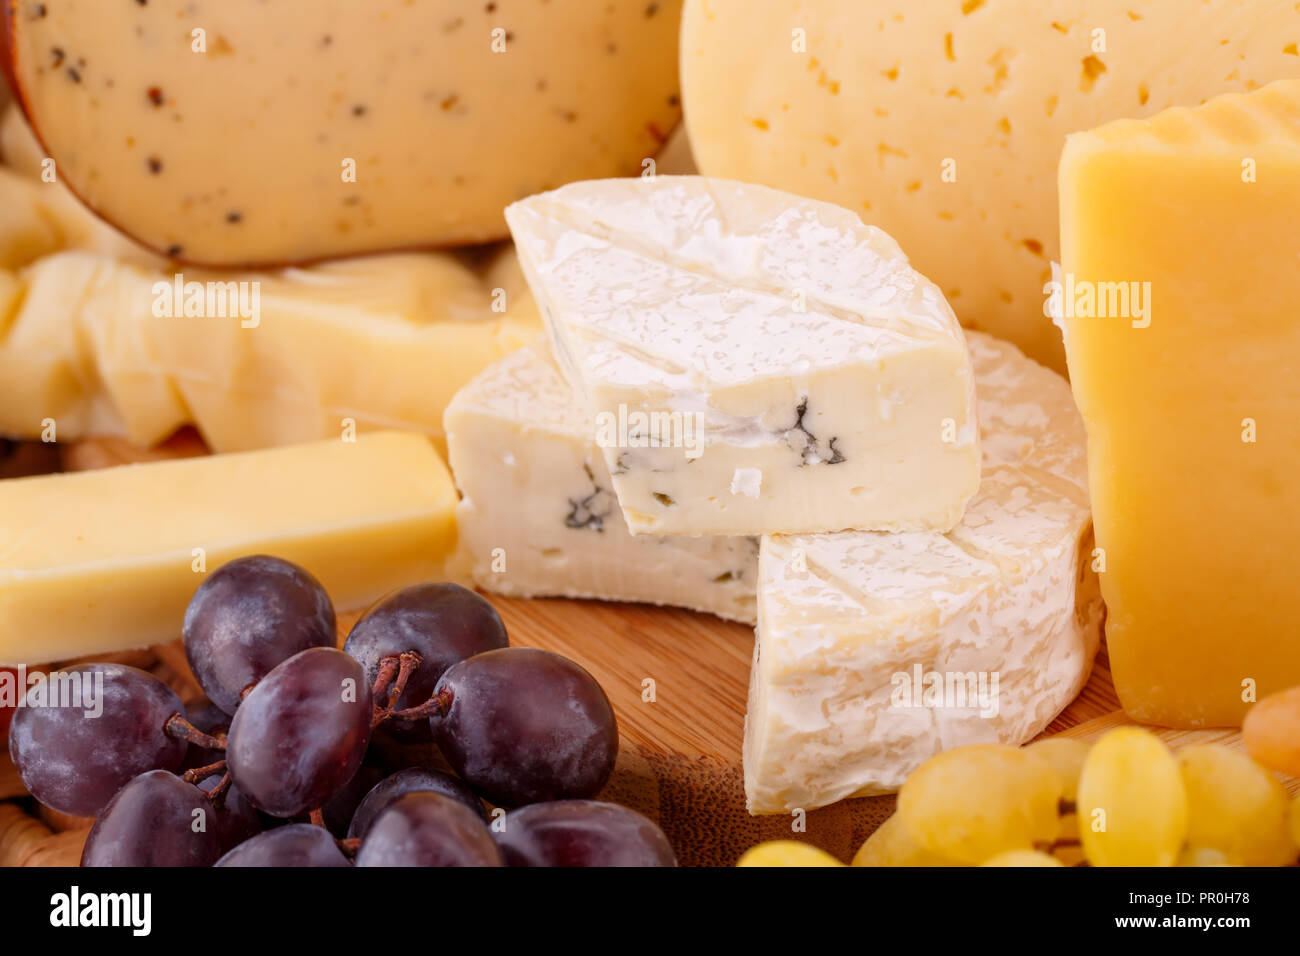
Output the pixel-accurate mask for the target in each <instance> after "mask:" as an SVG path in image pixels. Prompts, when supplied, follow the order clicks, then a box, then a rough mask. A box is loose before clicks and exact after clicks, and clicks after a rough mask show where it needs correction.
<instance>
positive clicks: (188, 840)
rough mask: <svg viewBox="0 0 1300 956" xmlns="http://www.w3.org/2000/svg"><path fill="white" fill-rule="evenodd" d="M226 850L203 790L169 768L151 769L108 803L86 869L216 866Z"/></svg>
mask: <svg viewBox="0 0 1300 956" xmlns="http://www.w3.org/2000/svg"><path fill="white" fill-rule="evenodd" d="M199 821H202V825H201V826H200V825H199ZM222 850H223V847H222V845H221V832H220V827H219V825H218V824H217V822H216V821H215V820H214V818H213V814H212V804H211V802H209V800H208V798H207V796H206V795H205V794H204V793H203V791H201V790H200V789H199V788H198V787H196V786H194V785H193V784H189V783H186V782H185V781H184V780H181V779H180V778H179V777H176V776H173V775H172V774H170V773H168V772H167V771H165V770H150V771H149V772H148V773H142V774H140V775H139V776H138V777H135V778H134V779H132V780H131V781H130V782H129V783H128V784H127V785H126V786H124V787H123V788H122V789H121V790H120V791H118V793H117V795H116V796H115V797H113V799H112V800H110V801H109V802H108V806H106V807H105V808H104V812H103V813H102V814H100V816H99V819H98V820H96V821H95V825H94V826H92V827H91V828H90V834H89V836H87V837H86V845H85V848H84V849H83V850H82V852H81V865H82V866H211V865H212V864H213V863H215V862H216V861H217V859H218V858H219V857H220V856H221V853H222Z"/></svg>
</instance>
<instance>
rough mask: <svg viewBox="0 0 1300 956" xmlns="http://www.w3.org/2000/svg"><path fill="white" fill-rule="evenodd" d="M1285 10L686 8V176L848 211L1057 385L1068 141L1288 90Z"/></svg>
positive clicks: (803, 4)
mask: <svg viewBox="0 0 1300 956" xmlns="http://www.w3.org/2000/svg"><path fill="white" fill-rule="evenodd" d="M1297 41H1300V6H1297V5H1296V4H1294V3H1286V2H1280V0H1050V2H1044V0H815V2H808V0H761V2H759V0H687V3H686V6H685V10H684V13H683V17H682V49H681V55H682V101H683V104H684V105H685V110H686V124H687V126H688V129H689V132H690V140H691V147H692V149H693V150H694V153H695V159H696V161H697V163H698V164H699V168H700V172H702V173H704V174H705V175H706V176H721V177H727V178H731V179H740V180H744V181H745V182H753V183H762V184H763V185H766V186H774V187H776V188H777V189H784V190H787V191H789V192H793V193H798V194H800V195H802V196H808V197H811V198H813V199H822V200H826V201H828V202H834V203H838V204H840V205H841V206H845V207H847V208H849V209H852V210H853V211H854V212H855V213H857V214H858V215H859V216H861V217H862V219H863V221H865V222H867V223H870V224H871V225H873V226H879V227H880V228H882V229H884V230H885V231H886V232H888V233H889V234H890V235H891V236H893V237H894V238H895V239H897V240H898V244H899V245H900V246H902V247H903V248H904V249H905V250H907V254H908V256H909V257H910V258H911V260H912V265H913V266H914V267H915V268H916V269H917V271H918V272H920V273H922V274H923V275H926V276H928V277H930V278H931V279H933V280H934V282H935V283H937V284H938V286H939V287H940V289H942V290H943V293H944V295H945V296H946V297H947V299H948V301H949V303H950V304H951V305H952V308H953V311H954V312H956V313H957V317H958V318H959V319H961V321H962V322H963V324H965V325H967V326H969V327H971V328H976V329H980V330H982V331H985V332H991V333H992V334H994V335H996V336H997V337H998V338H1002V339H1008V340H1009V341H1011V342H1013V343H1015V344H1016V345H1017V346H1019V347H1020V348H1021V349H1022V350H1023V351H1024V352H1025V353H1026V354H1028V355H1029V356H1030V357H1031V358H1034V359H1037V360H1038V361H1040V362H1043V363H1045V364H1048V365H1051V366H1052V367H1053V368H1055V369H1057V370H1058V371H1060V370H1061V369H1063V367H1064V355H1063V353H1062V350H1061V340H1060V336H1059V335H1058V334H1057V332H1056V330H1055V329H1054V328H1053V327H1052V324H1051V322H1050V321H1048V320H1047V318H1046V317H1045V316H1044V315H1043V308H1042V307H1043V296H1042V286H1043V284H1044V282H1046V281H1047V280H1048V279H1049V278H1050V276H1049V268H1050V263H1051V262H1052V261H1053V260H1056V259H1058V254H1057V243H1056V240H1057V222H1056V207H1057V203H1056V189H1055V187H1056V178H1055V172H1056V164H1057V161H1058V160H1059V159H1060V155H1061V147H1062V146H1063V145H1064V142H1065V137H1066V135H1067V134H1068V133H1072V132H1074V131H1075V130H1082V129H1089V128H1091V127H1093V126H1096V125H1098V124H1100V123H1104V122H1106V121H1108V120H1113V119H1117V118H1119V117H1121V116H1149V115H1151V114H1154V113H1157V112H1159V111H1160V110H1162V109H1165V108H1166V107H1169V106H1195V105H1196V104H1198V103H1201V102H1203V101H1204V100H1205V99H1206V98H1208V97H1211V96H1216V95H1218V94H1219V93H1227V92H1244V91H1247V90H1251V89H1254V88H1256V87H1257V86H1260V85H1262V84H1264V83H1268V82H1270V81H1272V80H1280V79H1286V78H1289V77H1298V76H1300V58H1297V56H1296V53H1295V50H1296V43H1297Z"/></svg>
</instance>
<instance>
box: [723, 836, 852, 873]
mask: <svg viewBox="0 0 1300 956" xmlns="http://www.w3.org/2000/svg"><path fill="white" fill-rule="evenodd" d="M843 865H844V864H843V863H841V862H840V861H839V860H837V859H835V857H833V856H831V855H830V854H829V853H827V852H826V851H825V850H821V849H818V848H817V847H815V846H811V845H810V844H807V843H800V842H798V841H797V840H768V841H767V842H766V843H760V844H758V845H757V846H751V847H750V848H749V849H748V850H746V851H745V854H744V856H742V857H741V858H740V859H739V860H737V861H736V866H745V867H749V866H843Z"/></svg>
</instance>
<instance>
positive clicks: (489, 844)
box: [357, 793, 502, 866]
mask: <svg viewBox="0 0 1300 956" xmlns="http://www.w3.org/2000/svg"><path fill="white" fill-rule="evenodd" d="M501 865H502V864H501V851H500V849H498V848H497V845H496V843H495V842H494V841H493V839H492V834H491V833H489V832H488V828H487V826H486V825H484V823H483V821H482V820H481V819H480V818H479V816H478V814H476V813H475V812H474V811H473V810H471V809H469V808H468V807H467V806H465V805H464V804H463V803H461V802H459V801H458V800H453V799H452V798H451V797H444V796H443V795H442V794H440V793H408V794H406V795H405V796H402V797H399V798H398V799H397V800H395V801H394V802H393V803H392V804H390V805H389V806H388V808H387V809H385V810H384V812H383V813H381V814H379V816H377V817H376V818H375V821H374V822H373V823H372V824H371V825H370V829H369V830H368V831H367V833H366V838H365V839H364V840H362V841H361V850H360V851H359V852H358V853H357V866H501Z"/></svg>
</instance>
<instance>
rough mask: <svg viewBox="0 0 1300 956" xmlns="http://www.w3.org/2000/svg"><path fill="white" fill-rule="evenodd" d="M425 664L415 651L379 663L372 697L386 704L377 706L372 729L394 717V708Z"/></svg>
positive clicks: (386, 658) (405, 652)
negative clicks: (420, 667) (415, 674)
mask: <svg viewBox="0 0 1300 956" xmlns="http://www.w3.org/2000/svg"><path fill="white" fill-rule="evenodd" d="M423 662H424V658H423V657H421V656H420V655H419V654H418V653H417V652H415V651H403V652H402V653H401V654H397V655H393V656H391V657H385V658H383V659H382V660H381V661H380V662H379V673H378V674H376V675H375V686H374V688H373V689H372V691H371V696H372V697H373V698H374V699H375V700H376V701H379V700H381V699H382V700H383V701H384V704H383V705H382V706H381V705H380V704H378V703H376V704H375V712H374V717H373V719H372V720H371V722H370V726H371V728H372V729H373V728H375V727H378V726H379V725H380V724H382V723H383V722H384V721H386V720H389V719H391V718H392V717H393V716H394V712H393V708H394V707H395V706H397V701H398V700H399V699H400V698H401V696H402V692H403V691H404V690H406V683H407V681H409V680H410V679H411V675H412V674H414V673H415V669H416V668H417V667H419V666H420V664H421V663H423Z"/></svg>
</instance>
